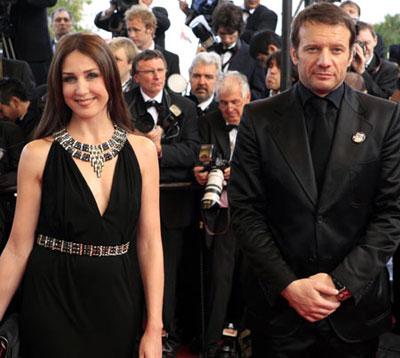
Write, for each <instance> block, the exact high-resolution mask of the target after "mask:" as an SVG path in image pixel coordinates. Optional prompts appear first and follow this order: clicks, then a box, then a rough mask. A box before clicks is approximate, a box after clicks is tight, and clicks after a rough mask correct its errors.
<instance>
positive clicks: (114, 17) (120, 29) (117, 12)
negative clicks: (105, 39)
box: [94, 0, 171, 48]
mask: <svg viewBox="0 0 400 358" xmlns="http://www.w3.org/2000/svg"><path fill="white" fill-rule="evenodd" d="M152 3H153V0H140V1H139V4H141V5H143V6H146V7H148V8H149V9H150V10H151V11H152V12H153V14H154V16H155V17H156V19H157V28H156V31H155V34H154V42H155V43H156V45H157V46H159V47H161V48H164V47H165V32H166V31H167V30H168V29H169V27H170V25H171V23H170V21H169V19H168V11H167V10H166V9H165V8H164V7H161V6H154V7H152V6H151V4H152ZM126 10H127V8H121V7H119V6H118V1H110V7H109V8H108V9H106V10H104V11H101V12H99V13H98V14H97V15H96V17H95V19H94V24H95V25H96V26H97V27H98V28H100V29H103V30H106V31H110V32H112V36H113V37H119V36H127V32H126V27H125V22H124V14H125V11H126Z"/></svg>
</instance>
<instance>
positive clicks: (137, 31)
mask: <svg viewBox="0 0 400 358" xmlns="http://www.w3.org/2000/svg"><path fill="white" fill-rule="evenodd" d="M126 29H127V31H128V36H129V38H130V39H131V40H132V41H133V42H134V43H135V44H136V46H137V47H138V49H139V50H141V51H143V50H146V49H148V48H149V47H150V45H151V44H152V43H153V33H154V29H152V28H146V26H145V25H144V23H143V21H142V19H140V18H138V17H137V18H133V19H132V20H128V21H127V22H126Z"/></svg>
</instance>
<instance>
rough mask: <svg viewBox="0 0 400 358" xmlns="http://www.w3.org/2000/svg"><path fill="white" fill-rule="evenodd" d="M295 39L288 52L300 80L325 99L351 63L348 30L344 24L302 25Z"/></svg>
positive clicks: (339, 81)
mask: <svg viewBox="0 0 400 358" xmlns="http://www.w3.org/2000/svg"><path fill="white" fill-rule="evenodd" d="M299 40H300V43H299V46H298V48H297V49H294V48H291V50H290V53H291V57H292V61H293V63H294V64H295V65H297V68H298V72H299V78H300V81H301V82H302V83H303V85H304V86H305V87H307V88H308V89H309V90H310V91H312V92H313V93H315V94H316V95H318V96H321V97H323V96H326V95H327V94H329V93H330V92H332V91H333V90H334V89H336V88H337V87H339V86H340V85H341V84H342V82H343V81H344V78H345V76H346V71H347V67H348V66H349V65H350V63H351V60H352V53H351V51H350V48H349V42H350V31H349V30H348V29H347V28H346V27H345V26H344V25H326V24H321V23H305V24H304V25H303V26H302V27H301V28H300V31H299Z"/></svg>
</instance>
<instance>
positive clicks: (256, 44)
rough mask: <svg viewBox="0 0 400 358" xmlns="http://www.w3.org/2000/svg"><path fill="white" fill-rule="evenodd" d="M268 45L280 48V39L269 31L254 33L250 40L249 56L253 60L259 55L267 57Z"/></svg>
mask: <svg viewBox="0 0 400 358" xmlns="http://www.w3.org/2000/svg"><path fill="white" fill-rule="evenodd" d="M269 45H274V46H276V47H277V48H281V47H282V39H281V37H280V36H279V35H278V34H276V33H275V32H273V31H271V30H262V31H258V32H256V33H255V34H254V35H253V37H252V38H251V40H250V45H249V46H250V49H249V51H250V55H251V56H252V57H253V58H257V55H258V54H259V53H263V54H265V55H267V54H268V46H269Z"/></svg>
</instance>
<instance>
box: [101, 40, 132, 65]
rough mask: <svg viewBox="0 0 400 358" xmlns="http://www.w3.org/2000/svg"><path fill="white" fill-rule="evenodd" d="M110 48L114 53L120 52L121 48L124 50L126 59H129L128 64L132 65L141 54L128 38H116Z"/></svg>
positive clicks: (110, 43) (111, 42)
mask: <svg viewBox="0 0 400 358" xmlns="http://www.w3.org/2000/svg"><path fill="white" fill-rule="evenodd" d="M108 45H109V46H110V49H111V51H112V52H114V51H117V50H119V49H120V48H123V49H124V51H125V53H126V57H127V59H128V63H132V62H133V59H134V58H135V57H136V56H137V54H138V53H139V50H138V48H137V47H136V45H135V43H134V42H133V41H132V40H131V39H129V38H127V37H114V38H113V39H112V40H111V41H110V42H109V44H108Z"/></svg>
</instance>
